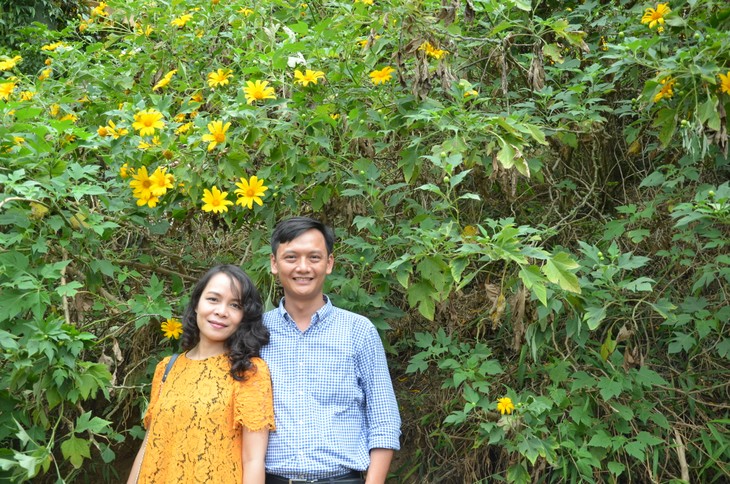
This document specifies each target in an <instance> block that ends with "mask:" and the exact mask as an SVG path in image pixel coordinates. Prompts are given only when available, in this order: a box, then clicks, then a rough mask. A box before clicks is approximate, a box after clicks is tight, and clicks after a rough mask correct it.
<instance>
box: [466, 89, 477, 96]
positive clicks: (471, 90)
mask: <svg viewBox="0 0 730 484" xmlns="http://www.w3.org/2000/svg"><path fill="white" fill-rule="evenodd" d="M478 95H479V93H478V92H477V91H476V89H470V90H468V91H466V92H464V97H469V96H474V97H476V96H478Z"/></svg>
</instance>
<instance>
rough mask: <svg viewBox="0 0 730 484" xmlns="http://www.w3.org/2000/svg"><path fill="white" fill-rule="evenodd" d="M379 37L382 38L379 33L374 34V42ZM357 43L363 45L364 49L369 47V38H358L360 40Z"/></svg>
mask: <svg viewBox="0 0 730 484" xmlns="http://www.w3.org/2000/svg"><path fill="white" fill-rule="evenodd" d="M379 38H380V36H379V35H377V34H376V35H374V36H373V43H374V42H375V41H376V40H378V39H379ZM357 45H359V46H360V47H362V48H363V49H364V48H365V47H367V46H368V39H362V40H358V41H357Z"/></svg>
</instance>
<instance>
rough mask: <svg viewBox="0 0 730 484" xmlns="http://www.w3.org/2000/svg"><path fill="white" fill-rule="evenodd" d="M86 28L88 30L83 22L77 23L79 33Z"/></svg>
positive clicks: (87, 25)
mask: <svg viewBox="0 0 730 484" xmlns="http://www.w3.org/2000/svg"><path fill="white" fill-rule="evenodd" d="M88 28H89V24H88V23H86V22H84V21H83V20H82V21H81V22H79V32H83V31H85V30H86V29H88Z"/></svg>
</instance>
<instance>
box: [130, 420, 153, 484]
mask: <svg viewBox="0 0 730 484" xmlns="http://www.w3.org/2000/svg"><path fill="white" fill-rule="evenodd" d="M148 434H149V432H145V434H144V439H143V440H142V445H141V446H140V447H139V451H138V452H137V457H135V458H134V464H132V470H131V471H130V472H129V478H128V479H127V484H136V483H137V478H138V477H139V471H140V470H141V468H142V458H143V457H144V450H145V448H146V447H147V435H148Z"/></svg>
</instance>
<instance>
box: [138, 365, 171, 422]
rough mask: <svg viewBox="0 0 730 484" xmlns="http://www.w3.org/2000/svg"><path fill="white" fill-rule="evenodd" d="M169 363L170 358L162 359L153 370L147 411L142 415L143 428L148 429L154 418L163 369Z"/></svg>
mask: <svg viewBox="0 0 730 484" xmlns="http://www.w3.org/2000/svg"><path fill="white" fill-rule="evenodd" d="M169 361H170V357H169V356H168V357H166V358H163V359H162V361H160V362H159V363H157V367H156V368H155V375H154V376H153V377H152V390H150V403H149V405H147V411H146V412H145V415H144V420H143V424H144V428H145V429H148V430H149V428H150V424H151V423H152V420H154V418H155V412H156V404H157V400H158V399H159V397H160V389H161V386H162V375H163V374H164V373H165V367H166V366H167V363H168V362H169Z"/></svg>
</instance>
